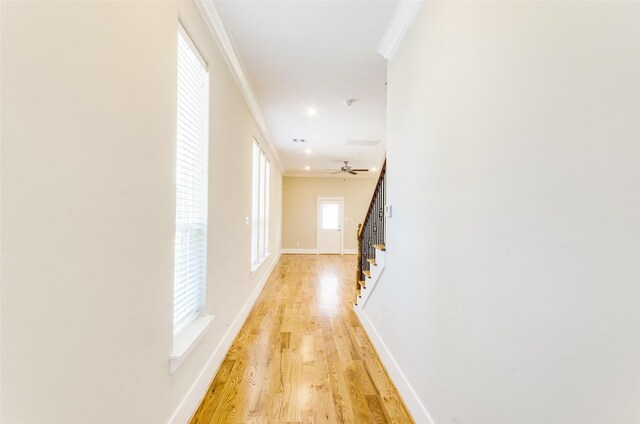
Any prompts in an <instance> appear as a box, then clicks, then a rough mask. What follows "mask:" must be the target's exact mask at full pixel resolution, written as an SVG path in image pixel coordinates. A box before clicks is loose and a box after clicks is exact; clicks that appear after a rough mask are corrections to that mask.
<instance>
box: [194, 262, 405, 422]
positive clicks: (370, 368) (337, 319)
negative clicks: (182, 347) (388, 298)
mask: <svg viewBox="0 0 640 424" xmlns="http://www.w3.org/2000/svg"><path fill="white" fill-rule="evenodd" d="M355 266H356V258H355V256H354V255H345V256H338V255H320V256H317V255H284V256H282V258H281V259H280V262H279V263H278V265H277V266H276V268H275V269H274V271H273V273H272V274H271V278H270V279H269V281H268V282H267V284H266V286H265V288H264V291H263V292H262V294H261V295H260V298H259V299H258V301H257V302H256V306H255V307H254V309H253V311H251V314H250V315H249V318H248V319H247V322H246V323H245V324H244V326H243V327H242V330H241V331H240V334H239V335H238V337H237V338H236V340H235V341H234V342H233V345H232V346H231V348H230V350H229V352H228V353H227V356H226V357H225V359H224V361H223V363H222V365H221V366H220V369H219V370H218V373H217V374H216V376H215V378H214V380H213V382H212V383H211V386H210V387H209V390H208V391H207V394H206V395H205V398H204V399H203V401H202V403H201V404H200V407H199V408H198V410H197V411H196V413H195V415H194V417H193V418H192V420H191V423H192V424H193V423H267V424H281V423H354V424H356V423H357V424H361V423H413V420H412V419H411V416H410V415H409V413H408V411H407V409H406V408H405V406H404V404H403V402H402V399H401V398H400V396H399V395H398V392H397V391H396V388H395V387H394V385H393V383H392V382H391V380H390V379H389V377H388V376H387V374H386V372H385V370H384V368H383V367H382V365H381V363H380V360H379V359H378V356H377V354H376V352H375V350H374V349H373V346H372V345H371V342H370V341H369V339H368V338H367V336H366V334H365V332H364V330H363V328H362V326H361V325H360V321H359V320H358V318H357V317H356V315H355V313H354V312H353V296H354V294H353V291H354V285H355V281H354V277H355Z"/></svg>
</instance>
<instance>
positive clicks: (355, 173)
mask: <svg viewBox="0 0 640 424" xmlns="http://www.w3.org/2000/svg"><path fill="white" fill-rule="evenodd" d="M349 174H351V175H358V173H357V172H353V171H349Z"/></svg>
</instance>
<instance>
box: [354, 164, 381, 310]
mask: <svg viewBox="0 0 640 424" xmlns="http://www.w3.org/2000/svg"><path fill="white" fill-rule="evenodd" d="M386 182H387V161H386V159H385V161H384V164H383V165H382V169H381V170H380V176H379V177H378V181H377V183H376V187H375V189H374V190H373V196H372V197H371V203H369V209H368V210H367V214H366V215H365V218H364V221H363V223H362V224H358V267H357V274H356V303H357V300H358V297H359V296H360V291H361V282H363V281H366V276H365V272H369V271H370V269H371V263H370V262H369V259H375V258H376V248H375V247H374V246H375V245H384V244H385V228H384V227H385V220H384V205H385V199H386V197H385V196H386V193H385V189H386Z"/></svg>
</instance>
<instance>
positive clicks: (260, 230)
mask: <svg viewBox="0 0 640 424" xmlns="http://www.w3.org/2000/svg"><path fill="white" fill-rule="evenodd" d="M252 146H253V148H252V152H253V154H252V185H251V199H252V201H251V271H255V270H256V269H258V267H259V266H260V264H262V263H263V262H264V261H265V259H266V258H268V257H269V255H270V253H271V252H270V251H269V219H270V213H269V212H270V197H271V189H270V185H271V161H270V160H269V157H268V156H267V154H266V152H265V151H264V149H263V148H262V146H260V143H258V140H256V138H255V137H254V138H253V142H252Z"/></svg>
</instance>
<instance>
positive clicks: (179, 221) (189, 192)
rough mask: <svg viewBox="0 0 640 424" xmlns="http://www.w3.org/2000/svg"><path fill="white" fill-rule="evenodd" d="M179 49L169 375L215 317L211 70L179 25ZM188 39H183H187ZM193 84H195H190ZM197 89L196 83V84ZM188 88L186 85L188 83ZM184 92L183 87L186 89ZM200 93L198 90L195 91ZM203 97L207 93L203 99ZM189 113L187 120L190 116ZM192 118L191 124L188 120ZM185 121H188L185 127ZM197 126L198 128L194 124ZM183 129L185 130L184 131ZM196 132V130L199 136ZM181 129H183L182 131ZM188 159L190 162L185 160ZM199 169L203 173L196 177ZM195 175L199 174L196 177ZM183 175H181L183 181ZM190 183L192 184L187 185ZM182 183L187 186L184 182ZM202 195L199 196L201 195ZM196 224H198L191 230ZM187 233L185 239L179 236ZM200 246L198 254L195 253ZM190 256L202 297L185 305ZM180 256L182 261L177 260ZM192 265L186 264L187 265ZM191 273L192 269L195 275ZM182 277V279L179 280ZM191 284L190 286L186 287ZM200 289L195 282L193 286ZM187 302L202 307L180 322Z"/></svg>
mask: <svg viewBox="0 0 640 424" xmlns="http://www.w3.org/2000/svg"><path fill="white" fill-rule="evenodd" d="M176 40H177V45H176V47H177V49H176V135H175V142H176V145H175V154H176V156H175V162H174V163H175V166H176V168H175V187H174V194H175V196H176V197H175V199H174V200H175V212H176V215H175V217H174V225H175V227H174V269H173V271H174V273H173V281H172V283H173V284H172V288H173V305H172V306H173V308H172V330H173V347H172V352H171V355H170V361H169V373H173V372H175V371H176V370H177V368H178V367H179V366H180V365H181V364H182V362H183V361H184V359H185V358H186V356H187V355H188V354H189V353H190V352H191V351H192V350H193V348H194V347H195V345H196V344H197V343H198V342H199V341H200V340H201V339H202V337H203V336H204V334H205V332H206V331H207V330H208V328H209V327H210V325H211V322H212V321H213V318H214V317H213V316H212V315H207V312H208V311H207V301H206V298H207V282H208V274H209V272H208V264H207V261H208V254H207V251H208V240H209V238H208V215H209V213H208V211H209V187H208V180H209V143H210V131H209V126H210V124H209V121H210V110H211V93H210V89H209V88H210V74H209V69H208V66H207V63H206V61H205V60H204V58H203V57H202V54H201V53H200V51H199V50H198V48H197V47H196V46H195V44H194V42H193V40H192V38H191V37H190V36H189V34H188V32H187V31H186V30H185V28H184V27H183V26H182V24H181V23H178V31H177V37H176ZM183 42H184V43H183ZM184 44H186V47H187V48H188V50H189V51H190V53H192V54H193V56H189V57H188V58H187V59H184V58H183V56H182V55H183V54H184V51H183V50H181V49H183V48H184ZM194 57H195V59H196V60H197V62H199V64H200V65H201V68H198V67H197V65H194V63H195V62H196V61H194V60H193V58H194ZM185 66H190V67H189V68H188V69H189V70H190V71H191V72H194V74H192V75H195V77H191V78H190V77H189V76H188V75H187V76H185V75H186V74H181V67H182V69H186V68H185ZM184 80H187V83H189V82H191V83H193V81H194V80H195V81H196V82H199V83H201V84H202V88H201V89H196V90H191V91H190V94H188V96H190V97H186V96H187V95H186V94H185V93H186V91H185V92H182V91H181V86H182V84H184ZM191 87H193V85H192V86H191ZM196 87H197V85H196ZM185 88H187V87H185ZM183 90H184V88H183ZM193 93H195V94H193ZM198 96H202V97H201V98H199V99H198ZM185 99H186V100H187V101H192V100H194V99H195V100H197V101H198V102H199V103H198V102H197V103H190V105H189V107H190V109H193V110H191V111H189V112H188V113H187V114H184V112H181V110H182V111H184V110H186V108H185V106H186V105H185V103H184V102H185ZM185 116H186V118H185ZM187 120H190V121H191V122H190V123H188V124H187V123H186V121H187ZM181 125H183V126H182V127H181ZM191 125H193V127H192V126H191ZM181 128H182V129H181ZM193 130H196V132H195V135H194V132H193ZM181 131H184V133H182V135H181ZM187 132H191V134H190V135H185V134H186V133H187ZM185 159H186V160H185ZM198 171H200V173H201V176H200V178H197V174H198ZM194 175H195V177H194ZM181 178H182V179H181ZM185 181H186V182H187V183H186V184H185ZM179 182H182V183H183V184H182V185H180V184H179ZM198 193H199V194H198ZM192 227H193V228H192ZM190 228H191V230H192V231H196V228H201V233H195V236H194V239H195V240H196V244H194V245H192V244H191V243H192V241H191V240H190V239H188V238H187V243H186V247H183V248H182V250H180V249H179V247H178V240H181V242H182V243H184V237H185V234H186V233H185V231H190V230H189V229H190ZM180 237H182V239H181V238H180ZM191 249H195V250H196V253H194V252H193V251H191ZM182 255H185V256H186V257H189V261H190V260H192V258H191V256H193V257H195V258H196V259H193V260H194V262H195V263H196V264H197V265H198V266H197V268H200V269H197V270H196V271H193V272H194V273H199V274H200V275H198V276H197V277H196V279H197V287H196V290H197V291H196V293H197V294H196V296H198V298H197V299H196V301H195V302H192V301H191V300H189V299H187V301H186V303H184V302H183V303H180V302H178V296H177V295H176V293H177V290H178V287H179V281H182V282H183V285H182V288H183V289H184V290H186V292H187V293H190V294H189V295H188V296H191V297H193V294H191V293H192V292H190V290H191V289H192V287H191V286H188V285H185V284H184V281H185V280H189V279H190V278H191V277H185V276H181V277H179V276H178V265H179V264H181V263H184V259H183V258H184V256H182ZM178 258H180V259H178ZM189 265H192V264H191V263H188V264H187V267H188V266H189ZM191 272H192V271H189V273H191ZM180 278H182V280H180ZM185 287H186V288H185ZM194 287H195V286H194ZM183 293H184V291H183ZM185 305H186V306H188V307H189V308H191V307H192V306H194V305H197V307H196V308H195V309H194V310H193V311H191V309H188V311H189V312H188V314H187V315H186V316H188V318H187V319H185V320H182V321H181V320H178V322H176V320H177V318H176V308H177V307H178V306H185Z"/></svg>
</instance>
